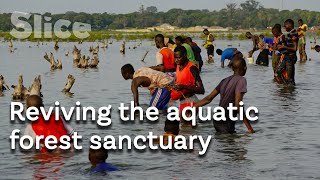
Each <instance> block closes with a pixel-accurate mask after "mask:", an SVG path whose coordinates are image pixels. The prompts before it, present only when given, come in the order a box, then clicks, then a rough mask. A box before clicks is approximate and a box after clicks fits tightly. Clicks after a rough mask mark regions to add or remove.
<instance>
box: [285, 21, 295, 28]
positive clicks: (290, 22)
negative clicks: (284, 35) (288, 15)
mask: <svg viewBox="0 0 320 180" xmlns="http://www.w3.org/2000/svg"><path fill="white" fill-rule="evenodd" d="M284 23H289V24H291V25H292V27H294V21H293V20H292V19H287V20H286V21H284Z"/></svg>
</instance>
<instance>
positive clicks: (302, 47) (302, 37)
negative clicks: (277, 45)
mask: <svg viewBox="0 0 320 180" xmlns="http://www.w3.org/2000/svg"><path fill="white" fill-rule="evenodd" d="M298 23H299V28H298V36H299V54H300V62H305V61H307V53H306V31H307V28H308V26H307V25H306V24H304V23H303V20H302V19H299V20H298Z"/></svg>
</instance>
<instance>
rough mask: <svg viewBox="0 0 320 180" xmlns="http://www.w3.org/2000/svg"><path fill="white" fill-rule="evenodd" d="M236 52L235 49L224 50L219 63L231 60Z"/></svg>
mask: <svg viewBox="0 0 320 180" xmlns="http://www.w3.org/2000/svg"><path fill="white" fill-rule="evenodd" d="M236 51H237V49H235V48H227V49H225V50H224V51H223V52H222V54H221V62H223V61H224V60H226V59H229V60H231V59H232V57H233V55H234V53H235V52H236Z"/></svg>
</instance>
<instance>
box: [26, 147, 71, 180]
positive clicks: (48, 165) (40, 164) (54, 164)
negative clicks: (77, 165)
mask: <svg viewBox="0 0 320 180" xmlns="http://www.w3.org/2000/svg"><path fill="white" fill-rule="evenodd" d="M72 155H73V153H27V154H25V157H24V158H22V159H25V163H26V165H25V167H27V168H29V169H31V170H32V171H33V178H35V179H46V178H54V179H61V178H62V175H61V173H59V172H60V171H61V170H62V168H63V166H64V165H65V162H66V161H68V159H69V158H70V157H72Z"/></svg>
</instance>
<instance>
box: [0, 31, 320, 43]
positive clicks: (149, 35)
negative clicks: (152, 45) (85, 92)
mask: <svg viewBox="0 0 320 180" xmlns="http://www.w3.org/2000/svg"><path fill="white" fill-rule="evenodd" d="M89 33H90V36H89V37H88V38H86V39H83V41H89V42H92V41H104V40H109V39H114V40H126V41H134V40H152V39H153V38H154V37H155V35H156V34H158V33H161V32H155V31H153V32H119V31H91V32H89ZM255 33H256V34H263V35H264V36H265V37H272V34H271V32H270V31H267V30H265V31H259V32H255ZM162 34H163V35H164V36H165V37H169V38H171V39H173V40H174V38H175V37H176V36H178V35H180V36H183V37H188V36H189V37H192V38H201V39H204V35H203V34H202V32H183V33H179V32H172V33H171V32H170V33H162ZM213 34H214V36H215V39H216V40H246V37H245V32H243V31H229V32H213ZM307 36H309V37H310V38H313V37H315V36H317V37H320V31H317V33H315V34H313V33H309V34H307ZM0 38H3V39H5V40H8V39H13V40H15V39H16V38H14V37H12V36H11V34H10V33H9V32H0ZM24 40H26V41H33V42H36V41H54V40H59V41H70V42H77V41H80V39H78V38H77V37H76V36H74V34H72V35H71V36H70V37H69V38H66V39H59V38H57V37H56V36H54V35H53V37H52V38H44V37H43V36H42V38H34V34H31V35H30V36H29V37H28V38H26V39H24Z"/></svg>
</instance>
